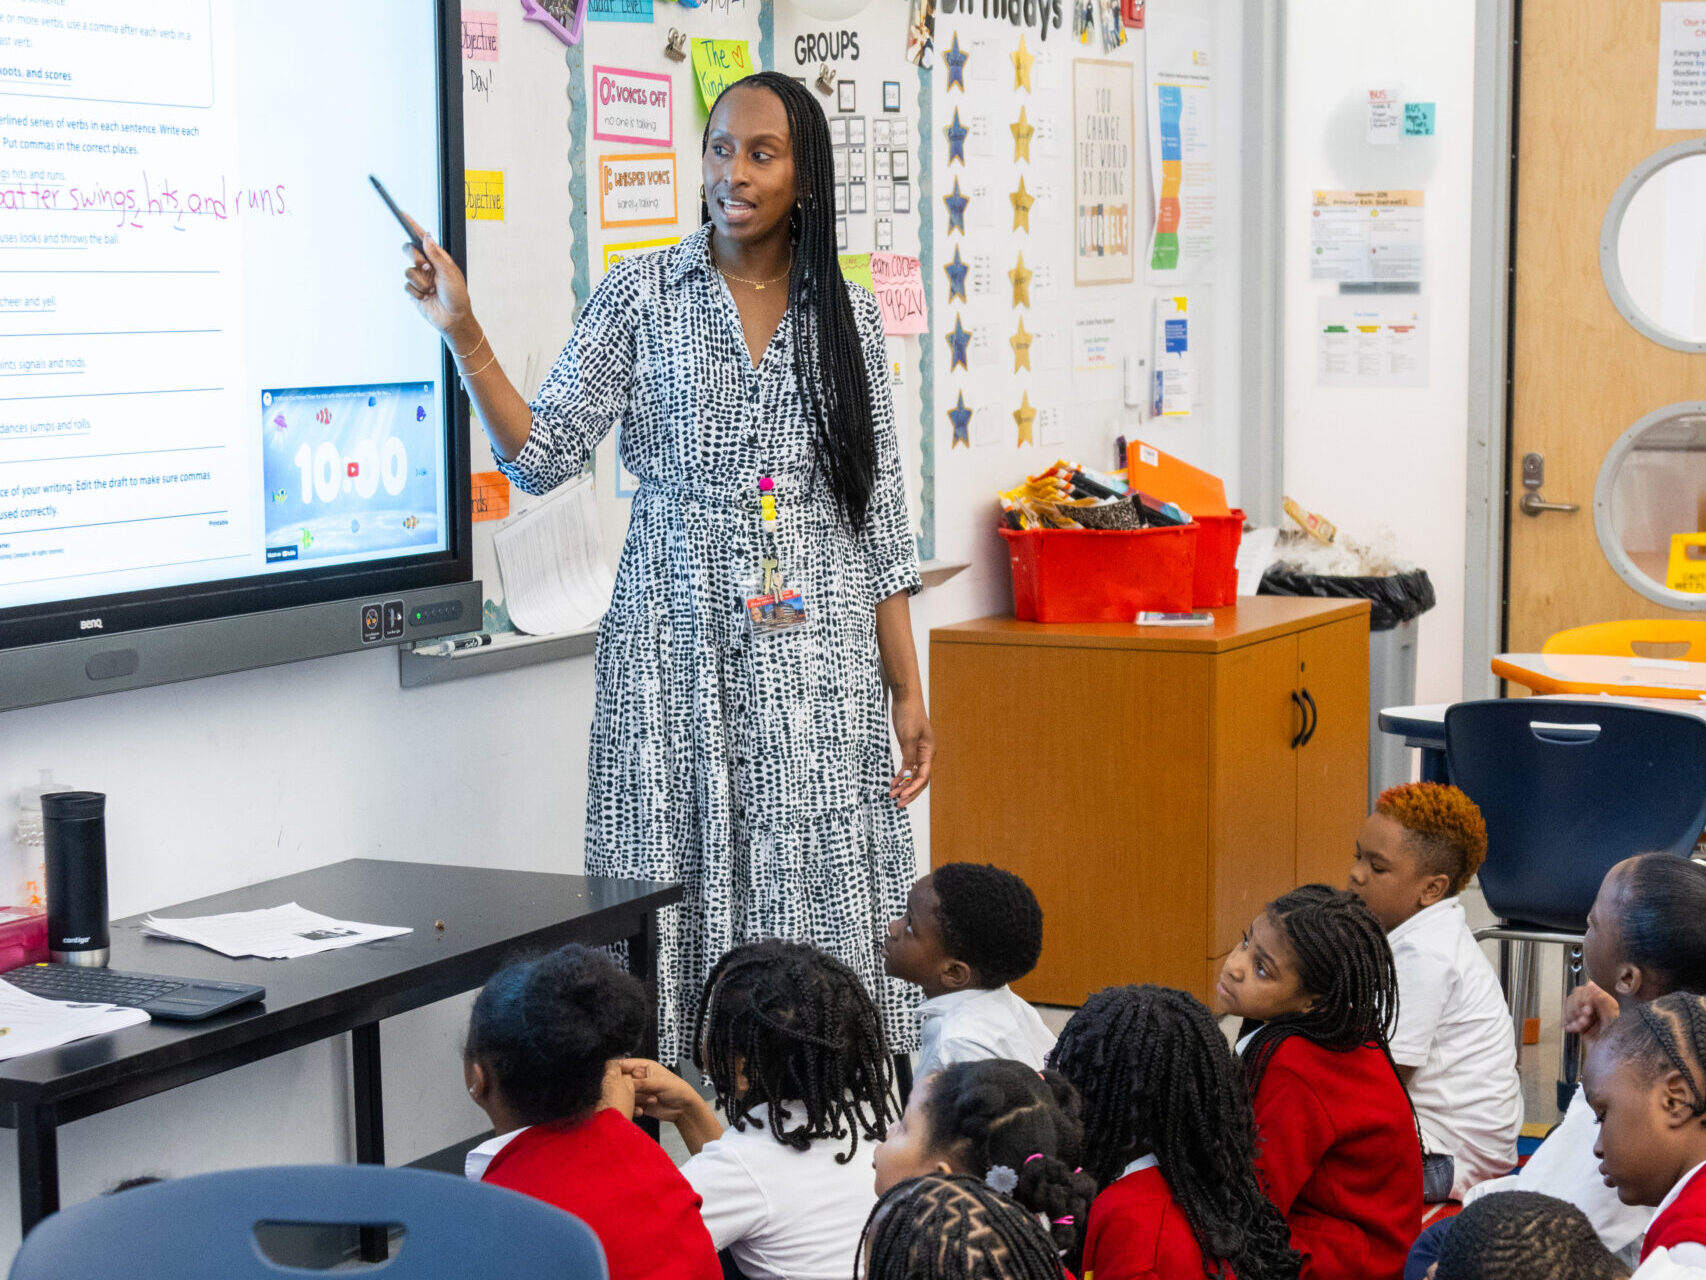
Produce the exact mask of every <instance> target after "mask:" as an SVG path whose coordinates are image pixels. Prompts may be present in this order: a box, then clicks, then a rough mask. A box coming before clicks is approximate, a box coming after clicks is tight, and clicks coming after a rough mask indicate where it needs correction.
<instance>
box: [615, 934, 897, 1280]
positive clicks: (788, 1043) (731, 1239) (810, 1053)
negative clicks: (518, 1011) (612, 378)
mask: <svg viewBox="0 0 1706 1280" xmlns="http://www.w3.org/2000/svg"><path fill="white" fill-rule="evenodd" d="M696 1026H697V1035H696V1036H695V1041H696V1046H697V1047H696V1049H695V1053H694V1064H695V1065H696V1066H698V1067H699V1068H700V1070H702V1071H703V1072H704V1073H705V1075H706V1076H707V1077H708V1078H709V1080H710V1082H711V1085H712V1087H713V1088H714V1089H715V1091H716V1107H715V1108H713V1106H712V1104H711V1103H710V1102H708V1101H707V1100H706V1099H705V1098H704V1097H702V1096H701V1095H700V1093H699V1091H698V1090H696V1089H694V1088H693V1087H692V1086H691V1085H689V1084H688V1083H687V1082H686V1081H685V1080H683V1079H682V1078H681V1077H680V1076H678V1075H676V1074H675V1073H674V1072H671V1071H668V1070H666V1069H665V1068H664V1067H663V1066H661V1065H659V1064H658V1063H656V1062H648V1061H644V1060H642V1059H629V1060H628V1061H627V1062H625V1063H624V1064H623V1068H624V1071H625V1072H626V1074H627V1076H628V1078H629V1079H630V1080H632V1081H633V1085H634V1095H635V1102H636V1104H637V1107H638V1109H639V1111H640V1112H641V1113H642V1114H644V1115H646V1116H650V1117H653V1118H656V1119H660V1120H668V1121H670V1122H672V1123H673V1124H674V1125H675V1127H676V1129H677V1131H678V1132H679V1133H680V1134H681V1138H682V1141H683V1142H684V1143H685V1144H686V1146H687V1150H688V1152H689V1153H690V1157H689V1159H688V1160H687V1163H686V1164H684V1165H682V1167H681V1171H682V1173H683V1174H685V1175H686V1177H687V1180H688V1182H689V1183H691V1184H692V1186H693V1189H694V1190H695V1191H697V1192H698V1193H699V1195H700V1196H701V1197H702V1198H703V1200H704V1205H703V1208H702V1213H703V1215H704V1220H705V1225H706V1226H707V1227H708V1228H709V1229H710V1232H711V1239H712V1241H713V1242H714V1243H715V1244H716V1246H717V1248H719V1249H726V1250H727V1251H728V1253H729V1255H730V1256H731V1258H732V1259H733V1261H734V1262H735V1264H736V1265H737V1266H738V1267H739V1269H740V1270H741V1271H742V1272H743V1273H744V1274H745V1275H746V1276H747V1277H748V1280H845V1277H846V1275H847V1260H848V1259H849V1258H850V1257H851V1256H852V1251H853V1247H854V1245H855V1244H856V1243H857V1241H858V1239H859V1233H860V1231H861V1229H862V1228H863V1226H864V1222H865V1218H866V1215H867V1214H868V1213H869V1211H870V1208H871V1205H872V1204H873V1203H874V1201H875V1199H876V1195H875V1193H874V1192H873V1191H872V1190H871V1175H870V1170H869V1166H867V1165H864V1164H863V1163H862V1162H860V1161H856V1160H854V1158H853V1157H854V1154H855V1153H856V1152H857V1151H858V1149H859V1140H860V1139H861V1138H863V1139H865V1140H866V1141H869V1142H875V1141H876V1140H878V1139H879V1138H880V1137H881V1136H882V1133H883V1130H884V1129H885V1128H886V1127H887V1126H888V1123H889V1120H890V1119H891V1118H892V1116H893V1115H894V1112H895V1109H894V1102H893V1098H892V1089H893V1070H894V1060H893V1058H892V1056H891V1055H890V1053H889V1050H888V1045H887V1043H886V1042H885V1041H884V1039H883V1029H882V1021H881V1019H880V1018H879V1017H878V1015H877V1009H876V1006H875V1004H873V1003H872V1001H871V997H870V995H869V994H868V993H867V992H866V990H865V988H864V985H863V984H862V983H861V982H860V981H859V978H858V975H857V974H855V973H854V972H853V971H852V970H851V969H849V968H848V967H847V966H846V965H844V964H842V963H841V962H840V961H839V960H836V959H833V958H832V957H830V956H827V955H824V954H823V953H822V952H821V951H818V950H816V949H815V948H813V947H808V946H806V945H805V944H804V943H801V942H782V941H778V940H771V941H766V942H751V943H748V944H746V945H745V946H740V947H736V948H734V949H733V950H732V951H730V952H728V953H727V954H726V955H724V956H723V958H722V959H721V960H719V961H718V962H717V964H716V967H715V968H713V969H712V970H711V975H710V977H708V978H707V979H706V980H705V987H704V990H703V992H702V993H701V994H700V998H699V1007H698V1015H697V1018H696ZM718 1110H720V1111H722V1113H723V1114H724V1115H726V1116H727V1117H728V1120H729V1127H728V1128H727V1129H725V1128H724V1127H723V1124H722V1122H721V1121H720V1120H719V1119H718V1118H717V1111H718Z"/></svg>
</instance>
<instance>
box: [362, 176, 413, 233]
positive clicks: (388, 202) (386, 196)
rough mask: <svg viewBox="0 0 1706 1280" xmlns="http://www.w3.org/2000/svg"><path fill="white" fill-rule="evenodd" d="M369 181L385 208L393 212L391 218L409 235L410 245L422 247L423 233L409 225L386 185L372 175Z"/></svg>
mask: <svg viewBox="0 0 1706 1280" xmlns="http://www.w3.org/2000/svg"><path fill="white" fill-rule="evenodd" d="M367 180H368V181H369V182H371V183H372V184H373V189H374V190H375V191H377V192H378V193H379V198H380V199H381V200H383V201H384V202H385V207H386V208H387V209H389V210H390V211H391V216H392V217H394V218H396V219H397V222H398V223H399V224H400V225H401V226H402V228H403V230H404V231H407V232H408V233H409V243H410V244H412V245H414V246H415V248H417V249H419V248H420V247H421V233H420V232H418V231H416V230H415V229H414V228H413V227H411V226H410V225H409V220H408V219H407V218H405V217H404V216H403V211H402V210H401V209H399V208H398V207H397V202H396V201H395V200H393V199H392V198H391V193H390V192H389V191H387V190H386V189H385V184H384V183H383V182H381V181H379V179H378V178H376V177H374V176H373V175H372V174H371V173H370V174H368V175H367Z"/></svg>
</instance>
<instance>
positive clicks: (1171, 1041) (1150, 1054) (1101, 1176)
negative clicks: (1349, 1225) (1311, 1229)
mask: <svg viewBox="0 0 1706 1280" xmlns="http://www.w3.org/2000/svg"><path fill="white" fill-rule="evenodd" d="M1050 1061H1051V1062H1053V1064H1054V1066H1055V1067H1056V1069H1057V1070H1059V1071H1060V1072H1061V1073H1062V1074H1063V1075H1065V1076H1066V1078H1067V1079H1068V1080H1070V1081H1072V1083H1073V1084H1074V1085H1075V1086H1076V1087H1077V1089H1078V1093H1079V1095H1080V1096H1081V1097H1082V1098H1083V1100H1084V1130H1085V1133H1086V1135H1087V1141H1086V1143H1085V1153H1084V1165H1085V1168H1086V1170H1087V1171H1088V1172H1089V1173H1091V1174H1093V1175H1094V1176H1095V1179H1096V1182H1097V1183H1098V1184H1099V1185H1100V1186H1101V1187H1102V1188H1103V1190H1102V1194H1101V1195H1100V1196H1098V1197H1097V1199H1096V1202H1095V1204H1094V1205H1093V1206H1091V1209H1090V1223H1089V1235H1088V1239H1087V1241H1086V1244H1085V1247H1084V1266H1083V1270H1084V1271H1085V1272H1086V1273H1087V1274H1089V1273H1093V1274H1094V1275H1095V1276H1096V1277H1097V1280H1163V1278H1166V1280H1175V1278H1177V1280H1187V1278H1188V1277H1190V1276H1196V1275H1203V1276H1209V1277H1213V1278H1215V1280H1223V1278H1227V1277H1232V1276H1236V1277H1237V1278H1238V1280H1296V1278H1297V1275H1298V1267H1299V1264H1300V1261H1301V1260H1300V1259H1299V1258H1298V1256H1297V1254H1296V1253H1295V1252H1294V1251H1293V1250H1292V1247H1291V1231H1290V1229H1289V1228H1288V1227H1287V1226H1286V1221H1285V1218H1284V1217H1283V1216H1282V1215H1281V1214H1280V1211H1279V1210H1278V1209H1276V1208H1275V1207H1274V1205H1273V1202H1272V1201H1270V1200H1269V1199H1268V1197H1267V1195H1266V1194H1265V1193H1264V1192H1263V1190H1262V1187H1261V1184H1260V1182H1259V1180H1258V1178H1257V1176H1256V1135H1255V1127H1256V1126H1255V1118H1254V1116H1253V1115H1252V1114H1251V1110H1250V1094H1249V1091H1248V1090H1247V1089H1246V1088H1245V1087H1244V1077H1243V1073H1242V1072H1241V1071H1240V1070H1239V1069H1238V1060H1237V1059H1236V1058H1234V1057H1233V1056H1232V1051H1231V1049H1230V1048H1229V1047H1228V1046H1227V1043H1226V1037H1225V1036H1224V1035H1222V1034H1221V1030H1220V1026H1219V1024H1218V1023H1217V1022H1216V1021H1215V1018H1214V1015H1213V1014H1212V1013H1210V1012H1209V1011H1208V1009H1207V1008H1205V1007H1204V1006H1203V1004H1202V1003H1201V1001H1199V1000H1197V999H1196V998H1195V997H1194V996H1191V995H1188V994H1187V993H1185V992H1183V991H1175V990H1173V989H1171V988H1169V987H1157V986H1133V987H1109V988H1107V989H1105V990H1102V991H1098V992H1097V993H1096V994H1095V995H1093V996H1091V997H1090V998H1089V1000H1087V1001H1085V1003H1084V1007H1083V1008H1081V1009H1080V1010H1079V1011H1078V1012H1077V1013H1075V1014H1073V1015H1072V1021H1070V1022H1068V1023H1067V1024H1066V1030H1064V1031H1063V1032H1061V1035H1060V1041H1059V1043H1058V1044H1056V1045H1055V1049H1054V1054H1053V1056H1052V1058H1051V1059H1050Z"/></svg>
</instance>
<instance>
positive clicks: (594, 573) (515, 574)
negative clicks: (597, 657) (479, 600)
mask: <svg viewBox="0 0 1706 1280" xmlns="http://www.w3.org/2000/svg"><path fill="white" fill-rule="evenodd" d="M492 549H493V551H495V552H496V553H497V558H498V573H499V575H500V576H501V577H502V579H503V587H504V603H505V604H506V605H507V606H508V608H509V618H510V621H511V622H512V623H514V624H515V627H516V629H517V630H518V631H525V632H529V633H531V634H533V635H562V634H564V633H566V632H570V631H584V630H585V629H586V628H588V627H590V626H592V625H593V624H594V623H596V622H597V621H598V620H599V619H600V618H602V617H603V616H604V611H605V610H606V609H608V608H609V607H610V596H611V593H612V592H613V591H615V589H616V581H615V579H614V578H613V577H612V576H611V573H610V568H609V566H608V565H606V564H605V562H604V549H603V547H602V545H601V543H600V540H599V535H598V512H597V509H596V508H595V506H594V504H593V494H592V477H590V476H585V477H582V478H581V479H580V480H577V481H575V482H574V483H573V484H571V485H568V486H566V487H564V488H563V489H561V490H559V491H558V492H556V493H554V494H552V495H551V496H550V497H549V498H547V499H546V500H545V501H544V502H542V503H540V504H539V505H538V506H536V507H533V508H531V509H529V510H528V511H526V512H524V513H523V514H521V515H520V516H517V517H516V518H515V519H514V520H512V521H511V522H510V523H509V524H507V525H506V526H505V527H504V528H502V529H499V530H498V532H497V533H496V534H495V535H494V536H493V538H492Z"/></svg>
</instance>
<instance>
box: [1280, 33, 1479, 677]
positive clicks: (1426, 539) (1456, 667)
mask: <svg viewBox="0 0 1706 1280" xmlns="http://www.w3.org/2000/svg"><path fill="white" fill-rule="evenodd" d="M1474 11H1475V6H1474V3H1473V0H1446V2H1445V3H1441V4H1437V5H1430V6H1426V7H1418V6H1415V5H1407V4H1400V3H1396V0H1292V3H1290V4H1288V5H1286V7H1285V14H1286V25H1285V75H1284V95H1285V103H1284V120H1285V124H1284V129H1285V150H1284V156H1285V159H1284V170H1285V173H1284V184H1283V185H1284V202H1285V211H1286V223H1285V243H1284V250H1283V276H1284V310H1283V317H1284V318H1283V332H1284V337H1285V357H1284V378H1285V413H1284V423H1285V455H1284V457H1285V461H1284V476H1285V491H1286V492H1287V493H1288V494H1290V495H1291V496H1292V497H1294V498H1296V499H1297V500H1298V501H1299V502H1300V503H1302V504H1303V505H1304V506H1305V507H1306V508H1308V509H1310V510H1312V511H1316V512H1319V513H1320V514H1322V515H1324V516H1326V517H1327V518H1328V519H1329V520H1331V521H1333V523H1335V524H1336V525H1338V527H1339V529H1340V530H1341V531H1342V532H1343V533H1346V534H1349V535H1351V536H1353V537H1359V538H1365V539H1366V538H1372V537H1375V536H1376V535H1377V534H1378V533H1379V532H1380V531H1382V530H1385V531H1388V532H1389V533H1390V534H1391V535H1392V539H1393V542H1394V544H1395V546H1396V548H1397V550H1398V552H1399V554H1401V555H1402V556H1404V557H1405V558H1407V559H1409V560H1410V561H1411V562H1413V563H1415V564H1417V565H1420V566H1421V567H1422V568H1425V569H1426V570H1427V571H1428V574H1429V576H1430V577H1431V578H1432V579H1433V583H1434V589H1435V592H1436V594H1437V595H1438V600H1439V602H1438V605H1437V606H1436V607H1435V608H1434V609H1433V610H1432V611H1431V612H1430V613H1427V614H1425V615H1423V617H1422V619H1421V623H1420V630H1419V632H1418V637H1417V668H1418V669H1417V676H1416V701H1418V702H1444V701H1454V700H1456V699H1457V698H1458V697H1460V696H1461V694H1462V689H1463V590H1464V568H1463V557H1464V544H1465V533H1464V527H1465V509H1466V508H1465V504H1466V502H1467V498H1466V493H1465V484H1464V474H1465V467H1466V465H1467V450H1468V394H1469V381H1468V379H1469V350H1468V343H1469V236H1470V185H1471V170H1472V164H1473V140H1472V137H1471V132H1472V131H1471V122H1472V121H1471V112H1472V109H1473V105H1474V103H1473V99H1474V93H1473V89H1474V85H1473V74H1474V53H1475V40H1474V35H1475V33H1474V22H1475V12H1474ZM1381 84H1391V85H1393V86H1394V87H1399V88H1401V89H1402V91H1403V94H1404V97H1405V99H1406V100H1413V101H1428V102H1434V103H1436V104H1437V111H1436V116H1435V119H1436V130H1437V132H1436V134H1435V136H1434V137H1433V138H1431V139H1424V138H1406V139H1405V140H1404V141H1403V142H1402V143H1401V144H1400V145H1399V146H1397V147H1374V146H1370V145H1368V144H1367V143H1366V142H1365V141H1364V137H1365V119H1366V109H1365V107H1364V105H1363V104H1364V103H1366V100H1367V91H1368V90H1369V89H1370V88H1373V87H1376V86H1378V85H1381ZM1411 188H1421V189H1423V190H1424V191H1425V193H1426V204H1425V209H1426V213H1425V215H1424V216H1425V224H1424V225H1425V229H1426V230H1425V248H1424V253H1425V266H1424V278H1423V285H1422V293H1423V296H1424V297H1425V298H1426V299H1427V301H1428V307H1429V310H1428V314H1429V316H1431V321H1432V336H1431V341H1430V344H1429V361H1430V371H1429V377H1428V382H1427V385H1426V386H1425V387H1418V388H1397V389H1362V388H1327V387H1319V386H1317V385H1316V326H1317V310H1316V308H1317V300H1318V299H1319V298H1320V297H1321V296H1322V295H1323V294H1325V293H1327V292H1328V291H1330V290H1332V289H1333V288H1334V286H1332V285H1329V284H1321V283H1317V282H1314V281H1312V280H1310V278H1309V217H1310V201H1311V193H1312V192H1313V191H1315V190H1317V189H1338V190H1371V189H1399V190H1403V189H1411Z"/></svg>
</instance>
